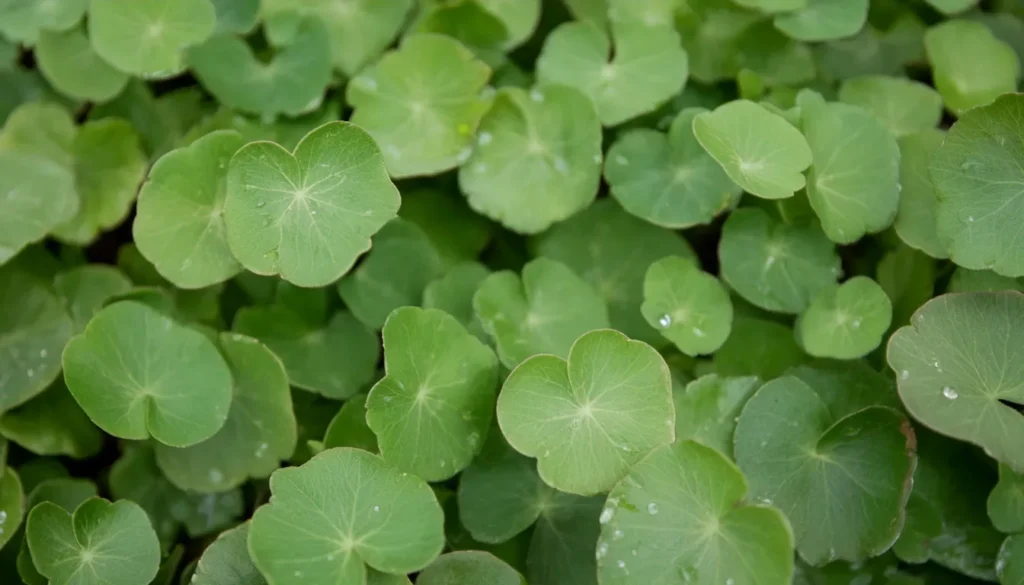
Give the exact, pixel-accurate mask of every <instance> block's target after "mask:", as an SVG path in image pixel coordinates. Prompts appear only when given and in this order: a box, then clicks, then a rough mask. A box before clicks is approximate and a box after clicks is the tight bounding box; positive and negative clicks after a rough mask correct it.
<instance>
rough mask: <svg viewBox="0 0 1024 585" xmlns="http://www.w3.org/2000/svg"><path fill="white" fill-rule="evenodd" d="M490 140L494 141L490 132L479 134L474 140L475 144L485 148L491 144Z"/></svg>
mask: <svg viewBox="0 0 1024 585" xmlns="http://www.w3.org/2000/svg"><path fill="white" fill-rule="evenodd" d="M491 140H494V136H493V135H491V133H490V132H481V133H480V136H478V137H477V139H476V143H477V144H479V145H480V146H487V145H488V144H490V143H491Z"/></svg>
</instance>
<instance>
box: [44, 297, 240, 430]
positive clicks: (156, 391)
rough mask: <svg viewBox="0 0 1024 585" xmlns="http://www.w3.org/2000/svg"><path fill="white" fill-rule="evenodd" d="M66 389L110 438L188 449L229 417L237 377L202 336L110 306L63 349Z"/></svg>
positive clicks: (125, 306)
mask: <svg viewBox="0 0 1024 585" xmlns="http://www.w3.org/2000/svg"><path fill="white" fill-rule="evenodd" d="M63 362H64V380H65V381H66V382H67V386H68V390H70V391H71V394H72V395H73V396H74V397H75V400H77V401H78V404H79V405H81V407H82V410H84V411H85V413H86V414H88V415H89V418H91V419H92V421H93V422H94V423H96V425H97V426H98V427H100V428H101V429H103V430H104V431H106V432H108V433H110V434H112V435H114V436H116V437H121V438H125V439H135V440H142V439H147V438H149V437H150V436H152V437H153V438H154V439H156V440H158V441H160V442H161V443H164V444H166V445H172V446H175V447H186V446H189V445H193V444H195V443H198V442H200V441H203V440H206V439H208V438H210V437H211V436H213V434H214V433H216V432H217V431H218V430H219V429H220V428H221V426H223V425H224V420H225V419H226V418H227V416H228V408H229V407H230V405H231V385H232V381H231V371H230V370H229V369H228V366H227V364H226V363H225V362H224V358H222V357H221V355H220V353H219V352H218V351H217V347H216V346H215V345H214V344H213V343H212V342H211V341H210V340H209V339H208V338H207V337H206V336H205V335H203V334H202V333H200V332H199V331H196V330H194V329H190V328H188V327H185V326H182V325H179V324H178V323H175V322H174V321H173V320H171V319H170V318H169V317H166V316H164V315H162V314H161V313H160V312H158V311H157V310H155V309H152V308H150V307H149V306H147V305H143V304H141V303H138V302H135V301H120V302H116V303H113V304H111V305H108V306H107V307H106V308H104V309H103V310H102V311H100V312H99V313H98V314H97V315H96V316H95V317H93V319H92V320H91V321H90V322H89V325H88V326H87V327H86V328H85V331H84V332H83V333H81V334H79V335H76V336H75V337H73V338H71V341H69V342H68V344H67V347H65V348H64V356H63Z"/></svg>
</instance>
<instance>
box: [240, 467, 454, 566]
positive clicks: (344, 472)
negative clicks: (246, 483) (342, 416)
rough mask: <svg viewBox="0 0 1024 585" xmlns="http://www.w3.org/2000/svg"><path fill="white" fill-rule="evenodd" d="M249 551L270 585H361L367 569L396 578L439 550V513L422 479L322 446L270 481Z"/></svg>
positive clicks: (425, 562)
mask: <svg viewBox="0 0 1024 585" xmlns="http://www.w3.org/2000/svg"><path fill="white" fill-rule="evenodd" d="M270 490H271V493H272V496H271V500H270V503H269V504H266V505H264V506H261V507H260V508H259V509H258V510H256V513H255V514H254V515H253V519H252V526H251V528H250V530H249V553H250V554H251V555H252V559H253V561H254V562H255V563H256V566H257V567H258V568H259V570H260V572H261V573H263V575H264V576H265V577H266V578H267V581H268V582H270V583H274V584H275V585H336V584H338V583H345V584H346V585H364V584H365V583H366V582H367V576H366V573H367V568H371V569H376V570H378V571H382V572H385V573H391V574H402V573H411V572H413V571H418V570H420V569H422V568H424V567H426V566H427V565H429V564H430V562H431V561H433V560H434V559H435V558H436V557H437V556H438V555H439V554H440V553H441V549H442V547H443V546H444V527H443V524H444V514H443V513H442V511H441V506H440V505H439V504H438V503H437V500H436V499H435V498H434V493H433V492H432V491H431V490H430V487H429V486H428V485H427V484H426V482H424V481H423V480H422V479H420V478H418V477H415V476H412V475H407V474H403V473H400V472H399V471H398V470H397V469H395V468H394V467H392V466H390V465H388V464H387V463H385V462H384V461H383V460H381V458H380V457H378V456H376V455H373V454H370V453H367V452H366V451H360V450H358V449H349V448H337V449H329V450H327V451H324V452H323V453H320V454H319V455H317V456H316V457H313V458H312V459H310V460H309V461H308V462H306V463H305V464H303V465H302V466H301V467H291V468H287V469H281V470H279V471H276V472H275V473H274V474H273V475H272V476H270Z"/></svg>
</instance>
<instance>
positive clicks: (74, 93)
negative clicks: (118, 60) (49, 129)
mask: <svg viewBox="0 0 1024 585" xmlns="http://www.w3.org/2000/svg"><path fill="white" fill-rule="evenodd" d="M35 56H36V64H37V65H38V67H39V71H40V73H42V74H43V77H45V78H46V80H47V81H49V82H50V85H52V86H53V87H54V89H56V90H57V91H59V92H61V93H62V94H64V95H66V96H68V97H70V98H73V99H80V100H89V101H95V102H105V101H107V100H109V99H112V98H113V97H114V96H116V95H117V94H119V93H121V90H123V89H124V87H125V85H127V84H128V79H129V76H128V75H127V74H125V73H124V72H122V71H119V70H117V69H115V68H114V67H112V66H111V65H110V64H109V63H107V62H106V61H104V60H103V59H102V58H101V57H100V56H99V55H98V54H97V53H96V51H95V50H93V48H92V45H90V44H89V38H88V37H86V36H85V31H84V30H82V28H79V27H75V28H72V29H69V30H66V31H63V32H49V31H42V32H40V34H39V42H38V44H37V45H36V51H35Z"/></svg>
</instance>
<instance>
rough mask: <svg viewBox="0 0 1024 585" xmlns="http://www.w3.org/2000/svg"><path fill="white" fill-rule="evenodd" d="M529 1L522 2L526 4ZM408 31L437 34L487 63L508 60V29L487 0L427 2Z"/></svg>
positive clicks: (428, 0)
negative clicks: (506, 51) (505, 50)
mask: <svg viewBox="0 0 1024 585" xmlns="http://www.w3.org/2000/svg"><path fill="white" fill-rule="evenodd" d="M523 3H525V2H521V3H520V4H523ZM421 5H422V7H421V10H420V13H419V15H418V17H417V18H416V21H415V22H414V23H413V25H412V26H411V27H409V29H408V32H411V33H436V34H441V35H445V36H448V37H452V38H454V39H456V40H458V41H459V42H461V43H462V44H464V45H466V46H467V47H470V48H471V49H472V50H473V52H474V53H476V54H477V55H479V56H480V57H481V58H482V59H483V60H484V61H486V62H488V63H490V64H492V65H494V66H496V67H497V66H499V65H500V64H501V63H503V62H504V61H505V60H506V57H505V55H504V48H505V47H506V46H507V44H508V43H509V37H508V33H509V31H508V27H507V26H506V25H505V23H504V22H503V21H502V19H501V17H500V16H499V15H498V14H497V13H495V12H493V11H492V10H490V9H489V8H488V7H487V6H485V4H484V1H483V0H453V1H444V0H441V1H439V0H424V1H423V2H421Z"/></svg>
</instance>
